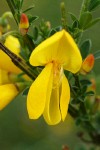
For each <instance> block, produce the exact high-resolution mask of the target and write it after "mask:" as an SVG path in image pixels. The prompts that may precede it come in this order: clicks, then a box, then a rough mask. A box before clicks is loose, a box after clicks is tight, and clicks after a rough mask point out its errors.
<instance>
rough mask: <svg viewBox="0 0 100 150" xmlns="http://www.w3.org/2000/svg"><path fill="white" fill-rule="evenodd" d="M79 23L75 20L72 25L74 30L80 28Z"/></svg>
mask: <svg viewBox="0 0 100 150" xmlns="http://www.w3.org/2000/svg"><path fill="white" fill-rule="evenodd" d="M78 25H79V22H78V21H77V20H75V21H74V22H73V24H72V29H74V28H78Z"/></svg>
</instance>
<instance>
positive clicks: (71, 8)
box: [0, 0, 100, 150]
mask: <svg viewBox="0 0 100 150" xmlns="http://www.w3.org/2000/svg"><path fill="white" fill-rule="evenodd" d="M60 2H61V0H28V1H27V0H24V8H27V6H29V5H32V4H35V8H34V9H33V10H32V11H31V13H32V14H33V15H37V16H39V17H40V18H39V21H40V20H41V19H43V18H44V19H45V21H50V22H51V25H52V27H56V26H58V25H59V24H61V19H60V18H61V14H60ZM64 2H65V3H66V10H67V11H68V12H72V13H75V14H76V15H78V14H79V11H80V7H81V4H82V0H65V1H64ZM0 8H1V9H0V15H2V13H4V12H5V11H8V10H9V7H8V5H7V3H6V0H0ZM93 15H94V17H95V16H96V17H99V15H100V9H98V10H97V11H96V12H95V13H94V14H93ZM67 17H68V22H71V20H70V17H69V16H68V15H67ZM37 23H38V22H37ZM15 27H16V24H15V22H14V21H13V24H12V29H15ZM16 28H17V27H16ZM87 38H91V40H92V50H91V51H92V52H94V51H97V50H99V49H100V23H98V24H96V25H95V26H94V27H92V28H91V29H90V30H89V31H87V32H85V33H84V36H83V39H87ZM99 66H100V61H99V60H98V61H96V62H95V67H94V73H93V74H96V77H97V86H98V93H99V92H100V91H99V87H100V86H99V85H100V69H99ZM79 128H80V127H77V128H76V126H75V124H74V121H73V119H72V118H71V117H70V116H69V115H68V116H67V118H66V121H65V122H64V123H60V124H59V125H56V126H48V125H47V124H46V123H45V122H44V120H43V118H40V119H39V120H36V121H33V120H29V118H28V114H27V110H26V98H23V97H21V95H20V96H19V97H18V98H16V99H15V100H14V101H13V102H11V103H10V104H9V105H8V106H7V107H6V108H5V109H4V110H3V111H1V112H0V150H61V149H62V145H64V144H65V145H68V146H69V147H70V149H71V150H78V147H79V148H80V146H81V144H82V145H83V146H84V144H83V143H81V141H80V140H79V139H78V137H77V136H76V133H77V130H78V129H79ZM80 150H82V149H80ZM87 150H88V148H87Z"/></svg>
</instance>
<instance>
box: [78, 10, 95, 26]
mask: <svg viewBox="0 0 100 150" xmlns="http://www.w3.org/2000/svg"><path fill="white" fill-rule="evenodd" d="M91 20H92V14H91V13H90V12H85V13H83V14H82V15H81V17H80V20H79V24H80V28H81V29H85V27H86V26H87V25H88V24H89V23H90V22H91Z"/></svg>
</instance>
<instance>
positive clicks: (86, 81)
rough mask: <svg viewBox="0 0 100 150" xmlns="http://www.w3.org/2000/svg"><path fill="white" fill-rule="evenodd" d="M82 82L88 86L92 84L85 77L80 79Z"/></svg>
mask: <svg viewBox="0 0 100 150" xmlns="http://www.w3.org/2000/svg"><path fill="white" fill-rule="evenodd" d="M80 83H81V85H82V86H85V85H86V86H88V85H91V84H92V83H91V81H89V80H87V79H83V80H80Z"/></svg>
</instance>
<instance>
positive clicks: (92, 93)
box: [85, 91, 95, 96]
mask: <svg viewBox="0 0 100 150" xmlns="http://www.w3.org/2000/svg"><path fill="white" fill-rule="evenodd" d="M94 94H95V93H94V92H93V91H89V92H86V93H85V96H93V95H94Z"/></svg>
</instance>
